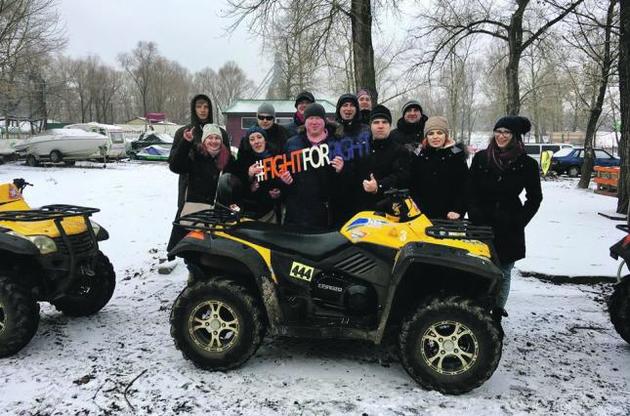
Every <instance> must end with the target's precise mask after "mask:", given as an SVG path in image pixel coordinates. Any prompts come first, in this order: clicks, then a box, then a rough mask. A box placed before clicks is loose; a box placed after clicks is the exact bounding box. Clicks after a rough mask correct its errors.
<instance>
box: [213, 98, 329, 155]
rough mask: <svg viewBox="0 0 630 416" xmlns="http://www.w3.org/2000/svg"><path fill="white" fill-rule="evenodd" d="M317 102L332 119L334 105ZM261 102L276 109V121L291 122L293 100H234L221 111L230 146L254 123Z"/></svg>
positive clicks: (236, 144) (239, 139) (285, 123)
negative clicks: (230, 141)
mask: <svg viewBox="0 0 630 416" xmlns="http://www.w3.org/2000/svg"><path fill="white" fill-rule="evenodd" d="M317 102H318V103H319V104H321V105H322V106H324V109H325V110H326V116H327V117H329V118H331V119H334V117H335V111H336V109H337V108H336V106H335V105H334V104H333V103H331V102H330V101H328V100H317ZM262 103H269V104H271V105H273V108H275V109H276V123H278V124H283V125H287V124H291V123H293V114H295V101H294V100H236V101H235V102H234V104H232V105H231V106H230V107H229V108H228V109H227V110H225V111H223V115H224V116H225V128H226V130H227V132H228V134H229V135H230V137H232V146H238V145H239V143H240V142H241V138H242V137H243V136H244V135H245V132H246V131H247V129H249V128H250V127H252V126H254V125H255V124H256V111H257V110H258V106H259V105H261V104H262Z"/></svg>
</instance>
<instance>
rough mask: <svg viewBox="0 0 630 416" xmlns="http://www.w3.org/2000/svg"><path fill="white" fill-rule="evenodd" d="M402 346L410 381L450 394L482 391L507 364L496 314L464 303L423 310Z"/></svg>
mask: <svg viewBox="0 0 630 416" xmlns="http://www.w3.org/2000/svg"><path fill="white" fill-rule="evenodd" d="M398 342H399V348H400V356H401V362H402V364H403V367H404V368H405V370H406V371H407V372H408V373H409V375H410V376H411V377H412V378H413V379H414V380H415V381H417V382H418V383H419V384H420V385H421V386H423V387H424V388H427V389H430V390H438V391H440V392H442V393H445V394H462V393H466V392H468V391H470V390H472V389H474V388H476V387H479V386H480V385H481V384H483V382H485V381H486V380H487V379H488V378H490V376H491V375H492V373H494V370H496V368H497V365H498V364H499V359H500V358H501V349H502V340H501V335H500V330H499V328H498V327H497V324H496V323H495V322H494V321H493V319H492V317H491V315H490V313H489V312H487V311H486V310H485V309H483V308H481V307H480V306H477V305H475V304H474V303H473V302H472V301H470V300H466V299H463V298H460V297H449V298H445V299H444V298H443V299H439V298H438V299H433V300H431V301H430V302H428V303H425V304H423V305H420V306H419V307H418V309H416V311H415V312H414V313H412V314H411V315H410V316H409V317H408V318H407V319H405V320H404V322H403V325H402V329H401V332H400V336H399V339H398Z"/></svg>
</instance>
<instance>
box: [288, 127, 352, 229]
mask: <svg viewBox="0 0 630 416" xmlns="http://www.w3.org/2000/svg"><path fill="white" fill-rule="evenodd" d="M328 126H330V127H329V128H328V131H329V136H328V138H327V139H326V140H324V141H323V142H321V144H323V143H328V142H329V141H332V140H334V135H332V134H331V129H334V126H333V125H330V124H329V125H327V127H328ZM310 147H312V144H311V142H309V140H308V138H307V137H306V133H305V132H304V131H303V128H301V129H300V133H299V134H298V135H296V136H293V137H292V138H290V139H289V140H288V141H287V145H286V147H285V153H287V154H289V153H291V152H293V151H296V150H299V149H306V148H310ZM339 176H340V174H338V173H336V172H335V170H334V168H333V167H332V166H331V165H327V166H323V167H320V168H317V169H308V170H306V171H304V170H303V171H302V172H300V173H296V174H294V175H292V177H293V182H292V183H291V184H290V185H286V186H285V187H284V189H283V192H284V195H285V198H284V201H285V207H286V215H285V219H284V222H285V224H292V225H298V226H300V227H302V228H304V229H311V230H323V229H328V228H329V227H330V225H331V218H330V212H329V202H330V195H331V188H332V187H333V186H335V185H337V186H338V184H337V183H336V181H337V180H338V179H339Z"/></svg>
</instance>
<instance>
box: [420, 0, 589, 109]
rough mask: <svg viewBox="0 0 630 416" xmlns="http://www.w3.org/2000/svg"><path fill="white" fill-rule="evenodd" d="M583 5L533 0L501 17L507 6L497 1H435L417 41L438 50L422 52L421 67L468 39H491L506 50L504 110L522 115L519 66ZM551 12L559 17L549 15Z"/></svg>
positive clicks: (423, 16) (525, 0)
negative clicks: (528, 54) (557, 26)
mask: <svg viewBox="0 0 630 416" xmlns="http://www.w3.org/2000/svg"><path fill="white" fill-rule="evenodd" d="M583 1H584V0H571V1H564V2H561V1H557V0H541V1H539V2H536V3H535V4H534V5H531V4H530V0H517V1H516V2H515V3H516V9H515V10H512V11H511V12H510V13H509V14H504V15H501V12H500V10H499V8H500V7H504V4H503V3H499V2H498V1H497V0H479V1H476V2H469V1H467V0H436V1H435V3H434V4H432V5H431V9H430V11H425V12H422V13H421V14H420V16H419V17H420V18H421V19H422V21H423V23H421V24H420V26H419V27H417V28H415V29H414V32H417V33H418V34H417V35H416V38H417V39H418V40H420V41H421V43H422V44H423V45H426V44H429V45H432V46H433V48H431V49H429V50H427V51H423V52H424V53H423V57H422V58H421V59H419V60H418V62H416V64H417V65H424V64H428V65H429V66H430V67H433V66H434V65H435V64H436V63H438V62H440V61H442V58H443V57H445V56H448V55H450V54H452V53H453V52H454V51H455V47H456V46H457V45H458V44H459V43H460V42H462V41H463V40H464V39H467V38H469V37H475V38H477V37H479V36H489V37H491V38H492V39H494V40H496V41H499V42H501V43H503V44H504V45H505V46H506V49H507V64H506V65H505V76H506V91H507V103H506V107H505V111H506V112H507V113H508V114H518V113H519V112H520V107H521V95H520V83H519V67H520V62H521V58H522V56H523V53H524V52H525V51H526V50H527V49H528V48H529V47H531V46H532V45H533V44H535V43H536V42H538V41H539V40H540V39H541V38H543V36H545V34H546V33H547V32H548V31H549V29H550V28H551V27H552V26H554V25H555V24H557V23H558V22H560V21H561V20H562V19H563V18H564V17H565V16H566V15H567V14H569V13H570V12H571V11H572V10H574V9H575V8H576V7H577V6H578V5H579V4H580V3H582V2H583ZM549 9H551V10H553V11H554V13H548V10H549ZM542 10H545V11H546V12H545V13H543V12H542ZM543 16H549V17H543ZM427 40H430V41H429V42H427ZM431 41H432V42H431ZM425 55H426V56H428V58H427V59H425V58H424V56H425Z"/></svg>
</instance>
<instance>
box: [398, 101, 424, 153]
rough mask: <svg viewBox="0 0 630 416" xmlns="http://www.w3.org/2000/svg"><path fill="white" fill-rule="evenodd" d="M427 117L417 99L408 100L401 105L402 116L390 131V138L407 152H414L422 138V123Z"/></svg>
mask: <svg viewBox="0 0 630 416" xmlns="http://www.w3.org/2000/svg"><path fill="white" fill-rule="evenodd" d="M427 119H428V117H427V115H426V114H424V111H423V110H422V106H421V105H420V103H419V102H418V101H417V100H409V101H407V102H406V103H405V104H404V105H403V106H402V117H401V118H399V119H398V123H396V127H397V128H396V129H395V130H393V131H392V139H393V140H394V141H395V142H396V143H398V144H399V145H401V146H404V147H405V149H407V150H408V151H409V152H414V151H415V150H416V148H417V147H418V145H420V143H421V142H422V139H423V138H424V123H425V122H426V121H427Z"/></svg>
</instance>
